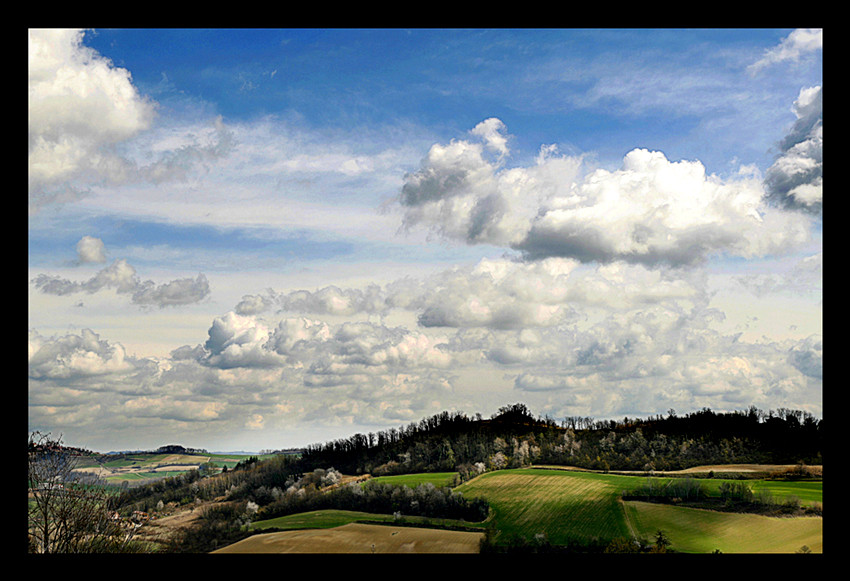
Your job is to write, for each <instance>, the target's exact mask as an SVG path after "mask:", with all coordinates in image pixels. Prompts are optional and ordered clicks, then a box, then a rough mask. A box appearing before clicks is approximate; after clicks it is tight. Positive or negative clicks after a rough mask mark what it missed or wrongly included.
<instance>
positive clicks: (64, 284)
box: [32, 258, 210, 308]
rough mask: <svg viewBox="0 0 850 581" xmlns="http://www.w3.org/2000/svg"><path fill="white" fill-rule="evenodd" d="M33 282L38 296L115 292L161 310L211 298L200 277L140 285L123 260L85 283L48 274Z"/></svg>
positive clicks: (131, 269) (144, 282)
mask: <svg viewBox="0 0 850 581" xmlns="http://www.w3.org/2000/svg"><path fill="white" fill-rule="evenodd" d="M32 282H33V284H35V287H36V288H37V289H38V290H40V291H41V292H43V293H46V294H51V295H57V296H65V295H71V294H76V293H81V292H86V293H89V294H92V293H96V292H98V291H101V290H103V289H115V290H116V292H117V293H118V294H129V295H130V296H131V300H132V302H133V303H134V304H137V305H141V306H157V307H160V308H164V307H167V306H178V305H187V304H192V303H197V302H200V301H202V300H203V299H205V298H206V297H207V296H209V294H210V285H209V281H208V280H207V277H206V276H205V275H204V274H203V273H199V274H198V276H197V277H196V278H182V279H176V280H173V281H171V282H167V283H163V284H159V285H157V284H156V283H154V282H153V281H151V280H147V281H142V280H141V279H140V278H139V276H138V275H137V274H136V269H135V268H134V267H133V266H131V265H130V264H129V263H127V261H126V260H125V259H123V258H120V259H117V260H115V261H114V262H113V263H112V264H110V265H109V266H107V267H106V268H103V269H102V270H100V271H98V272H97V273H96V274H95V275H94V276H93V277H91V278H90V279H88V280H86V281H84V282H75V281H72V280H69V279H66V278H62V277H59V276H56V275H49V274H39V275H38V276H36V277H35V278H34V279H33V280H32Z"/></svg>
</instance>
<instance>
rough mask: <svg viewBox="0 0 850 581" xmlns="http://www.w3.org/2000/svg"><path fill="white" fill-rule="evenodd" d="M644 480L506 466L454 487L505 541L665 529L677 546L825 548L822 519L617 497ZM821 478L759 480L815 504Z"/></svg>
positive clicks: (648, 535)
mask: <svg viewBox="0 0 850 581" xmlns="http://www.w3.org/2000/svg"><path fill="white" fill-rule="evenodd" d="M642 483H643V478H641V477H637V476H616V475H604V474H589V473H581V472H560V471H540V470H504V471H499V472H491V473H487V474H484V475H482V476H480V477H478V478H476V479H474V480H472V481H470V482H468V483H466V484H464V485H463V486H461V487H459V488H458V490H460V491H461V492H463V493H464V494H465V495H467V496H478V495H480V496H484V497H486V498H488V499H489V500H490V502H491V505H492V506H493V509H494V518H495V520H496V526H497V528H498V529H499V530H500V531H502V535H504V536H502V537H501V538H502V539H505V538H508V537H510V536H512V535H521V536H524V537H525V538H527V539H531V538H532V537H533V536H534V535H536V534H538V533H545V534H546V536H547V537H548V539H549V541H550V542H551V543H552V544H562V543H565V542H567V541H569V540H571V539H574V540H583V541H588V540H592V539H594V538H599V539H609V538H614V537H629V536H631V535H632V531H633V532H634V534H635V535H637V536H638V537H641V538H643V539H645V540H652V539H653V537H654V535H655V532H656V531H657V530H658V529H662V530H664V531H665V532H666V533H667V536H668V537H669V538H670V539H671V541H672V542H673V545H672V548H674V549H676V550H678V551H682V552H711V551H714V550H715V549H719V550H721V551H722V552H730V553H731V552H773V551H779V552H794V551H796V550H797V549H799V548H801V547H802V546H803V545H806V546H808V547H809V548H810V549H811V550H812V551H815V552H817V551H821V550H822V547H823V520H822V519H821V518H781V519H779V518H768V517H763V516H757V515H738V514H729V513H718V512H712V511H703V510H695V509H687V508H682V507H673V506H665V505H655V504H647V503H632V502H629V503H620V502H619V501H618V496H619V495H620V494H621V493H622V491H624V490H628V489H631V488H634V487H636V486H639V485H640V484H642ZM821 484H822V483H787V482H785V483H778V482H777V483H763V484H759V485H760V486H768V487H771V488H772V489H773V492H774V494H775V495H776V496H780V495H783V494H794V495H796V496H798V497H799V498H801V499H804V500H807V501H817V502H820V501H822V486H821ZM716 486H719V482H717V481H713V482H711V487H712V488H713V487H716ZM804 497H805V498H804ZM626 511H628V512H626ZM627 516H628V519H627ZM497 541H498V539H497Z"/></svg>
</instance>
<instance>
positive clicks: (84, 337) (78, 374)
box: [28, 329, 135, 380]
mask: <svg viewBox="0 0 850 581" xmlns="http://www.w3.org/2000/svg"><path fill="white" fill-rule="evenodd" d="M28 354H29V359H28V361H29V376H30V377H31V378H33V379H65V380H68V379H82V378H86V377H94V376H103V375H109V374H124V373H128V372H131V371H133V370H134V369H135V365H134V363H133V359H132V358H130V357H127V355H126V353H125V351H124V348H123V346H121V345H120V344H117V343H116V344H110V343H109V342H108V341H105V340H101V339H100V336H99V335H98V334H97V333H95V332H94V331H92V330H90V329H83V330H82V331H81V333H80V334H79V335H73V334H69V335H65V336H64V337H58V338H47V337H43V336H41V335H40V334H39V333H37V332H35V331H30V334H29V342H28Z"/></svg>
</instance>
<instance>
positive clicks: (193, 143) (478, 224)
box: [28, 29, 822, 450]
mask: <svg viewBox="0 0 850 581" xmlns="http://www.w3.org/2000/svg"><path fill="white" fill-rule="evenodd" d="M29 37H30V38H29V63H30V67H29V212H28V214H29V215H28V222H29V239H28V249H29V368H30V373H29V376H30V379H29V413H28V416H29V424H30V429H39V430H42V431H51V432H54V433H61V434H64V436H65V439H66V440H68V441H73V443H74V444H76V445H85V446H89V447H91V448H94V449H106V448H110V449H114V448H121V447H127V448H137V447H145V446H151V447H155V446H158V445H161V444H163V443H164V442H162V441H160V440H161V439H162V438H163V437H165V436H164V435H167V437H166V439H167V440H168V441H169V442H170V441H180V442H181V443H183V444H184V445H191V446H197V447H206V448H209V449H226V448H227V449H232V448H247V449H253V450H257V449H262V448H275V447H286V446H297V445H304V444H307V443H311V442H315V441H324V440H327V439H332V438H335V437H343V436H347V435H350V434H352V433H354V432H358V431H359V432H368V431H376V430H380V429H385V428H387V427H393V426H398V425H403V424H406V423H408V422H410V421H417V420H418V419H419V418H421V417H424V416H427V415H430V414H432V413H437V412H439V411H442V410H444V409H457V410H460V411H464V412H466V413H470V414H474V413H476V412H481V413H483V414H485V415H488V414H490V413H493V412H494V411H496V410H497V409H498V407H500V406H502V405H505V404H509V403H513V402H516V401H523V402H525V403H526V404H527V405H529V407H530V408H531V409H532V410H533V411H534V412H535V413H538V414H541V415H542V414H548V415H550V416H552V417H555V418H558V417H565V416H568V415H584V416H591V417H596V418H607V417H622V416H625V415H629V416H635V415H637V416H641V415H650V414H656V413H661V412H665V411H666V410H668V409H670V408H673V409H676V410H678V411H680V412H687V411H690V410H692V409H699V408H701V407H710V408H712V409H718V410H725V409H742V408H746V407H748V406H749V405H756V406H758V407H760V408H762V409H774V408H777V407H789V408H794V409H804V410H806V411H809V412H811V413H815V414H818V415H819V414H820V413H821V409H822V408H821V406H822V371H821V367H822V364H821V358H822V339H821V331H822V321H821V318H822V299H821V293H822V287H821V279H822V266H821V265H822V258H821V257H822V248H821V245H822V242H821V218H822V209H821V200H822V170H821V166H822V97H821V91H822V89H821V87H822V32H821V31H819V30H809V29H800V30H795V29H778V30H777V29H756V30H750V29H723V30H700V29H696V30H645V29H637V30H629V29H601V30H595V29H576V30H569V29H566V30H562V29H542V30H534V29H518V30H511V29H496V30H491V29H473V30H463V29H412V30H401V29H376V30H370V29H352V30H348V29H273V30H257V29H225V30H206V29H191V30H184V29H164V30H155V29H153V30H152V29H133V30H126V29H96V30H84V31H67V30H57V29H51V30H31V31H30V35H29Z"/></svg>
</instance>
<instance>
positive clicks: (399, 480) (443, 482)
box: [369, 472, 457, 488]
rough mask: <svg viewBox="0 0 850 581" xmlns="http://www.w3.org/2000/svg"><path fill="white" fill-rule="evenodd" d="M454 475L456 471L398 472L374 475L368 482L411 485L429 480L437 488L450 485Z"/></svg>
mask: <svg viewBox="0 0 850 581" xmlns="http://www.w3.org/2000/svg"><path fill="white" fill-rule="evenodd" d="M456 476H457V472H423V473H419V474H399V475H396V476H376V477H375V478H371V479H369V482H380V483H386V484H398V485H401V484H403V485H405V486H411V487H416V486H419V485H420V484H424V483H426V482H430V483H431V484H433V485H434V486H436V487H437V488H441V487H443V486H452V484H453V483H454V480H455V477H456Z"/></svg>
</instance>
